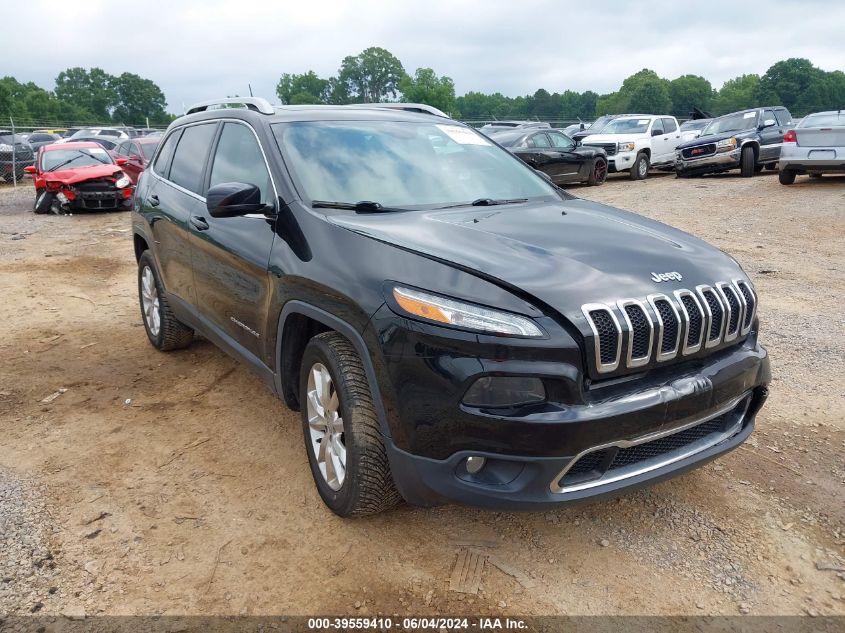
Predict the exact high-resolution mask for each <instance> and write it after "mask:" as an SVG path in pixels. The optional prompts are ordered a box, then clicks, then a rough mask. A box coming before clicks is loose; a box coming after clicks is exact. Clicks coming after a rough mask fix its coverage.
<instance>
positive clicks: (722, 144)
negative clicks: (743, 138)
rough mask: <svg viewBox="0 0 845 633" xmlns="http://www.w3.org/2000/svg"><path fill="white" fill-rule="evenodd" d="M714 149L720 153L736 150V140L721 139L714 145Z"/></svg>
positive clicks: (732, 138) (731, 138)
mask: <svg viewBox="0 0 845 633" xmlns="http://www.w3.org/2000/svg"><path fill="white" fill-rule="evenodd" d="M716 149H717V150H722V151H725V150H732V149H736V139H735V138H734V137H733V136H732V137H730V138H725V139H722V140H721V141H718V142H717V143H716Z"/></svg>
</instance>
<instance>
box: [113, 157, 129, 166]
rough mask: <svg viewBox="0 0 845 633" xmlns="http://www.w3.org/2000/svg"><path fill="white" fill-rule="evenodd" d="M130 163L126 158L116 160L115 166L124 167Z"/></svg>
mask: <svg viewBox="0 0 845 633" xmlns="http://www.w3.org/2000/svg"><path fill="white" fill-rule="evenodd" d="M128 162H129V160H128V159H126V158H115V159H114V164H115V165H117V166H118V167H123V166H124V165H125V164H126V163H128Z"/></svg>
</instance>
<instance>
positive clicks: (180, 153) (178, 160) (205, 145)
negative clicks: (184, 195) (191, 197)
mask: <svg viewBox="0 0 845 633" xmlns="http://www.w3.org/2000/svg"><path fill="white" fill-rule="evenodd" d="M216 130H217V123H202V124H200V125H192V126H190V127H186V128H185V130H184V131H183V132H182V138H181V139H179V144H178V145H177V146H176V152H175V153H174V154H173V162H172V164H171V165H170V176H169V180H170V181H171V182H173V183H175V184H177V185H179V186H180V187H184V188H185V189H187V190H188V191H193V192H194V193H196V194H200V195H202V193H203V191H202V174H203V171H204V169H205V159H206V157H207V156H208V150H209V148H210V147H211V141H212V140H213V138H214V132H215V131H216Z"/></svg>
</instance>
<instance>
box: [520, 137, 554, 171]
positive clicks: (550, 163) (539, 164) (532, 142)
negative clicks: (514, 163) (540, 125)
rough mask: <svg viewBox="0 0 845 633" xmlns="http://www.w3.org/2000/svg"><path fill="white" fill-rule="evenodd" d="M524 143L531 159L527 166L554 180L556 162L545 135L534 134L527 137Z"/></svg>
mask: <svg viewBox="0 0 845 633" xmlns="http://www.w3.org/2000/svg"><path fill="white" fill-rule="evenodd" d="M526 143H527V146H528V149H529V155H530V159H531V162H530V163H529V164H531V166H532V167H533V168H534V169H536V170H538V171H541V172H543V173H544V174H548V175H549V176H550V177H551V178H554V174H555V173H556V171H557V169H558V166H557V160H556V156H555V154H554V153H553V152H552V143H551V141H550V140H549V137H548V136H547V135H546V133H545V132H536V133H534V134H532V135H531V136H529V137H528V139H527V141H526Z"/></svg>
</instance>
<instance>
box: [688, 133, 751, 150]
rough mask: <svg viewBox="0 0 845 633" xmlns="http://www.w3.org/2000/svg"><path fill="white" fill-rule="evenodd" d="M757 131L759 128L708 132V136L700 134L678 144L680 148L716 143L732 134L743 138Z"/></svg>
mask: <svg viewBox="0 0 845 633" xmlns="http://www.w3.org/2000/svg"><path fill="white" fill-rule="evenodd" d="M756 132H757V130H755V129H751V130H738V131H735V132H722V133H721V134H708V135H707V136H698V137H696V138H694V139H693V140H691V141H687V142H686V143H681V144H680V145H678V149H684V148H686V147H696V146H697V145H707V144H709V143H716V142H717V141H722V140H724V139H726V138H730V137H732V136H735V137H736V138H738V139H743V138H746V137H749V136H754V134H755V133H756Z"/></svg>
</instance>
